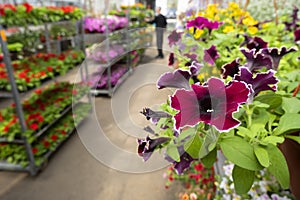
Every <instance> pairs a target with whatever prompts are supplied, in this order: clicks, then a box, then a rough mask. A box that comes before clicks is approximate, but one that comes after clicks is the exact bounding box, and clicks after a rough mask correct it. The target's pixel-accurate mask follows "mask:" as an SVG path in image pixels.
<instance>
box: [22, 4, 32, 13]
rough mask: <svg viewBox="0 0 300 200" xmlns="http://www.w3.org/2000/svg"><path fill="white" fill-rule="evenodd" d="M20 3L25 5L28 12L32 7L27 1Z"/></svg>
mask: <svg viewBox="0 0 300 200" xmlns="http://www.w3.org/2000/svg"><path fill="white" fill-rule="evenodd" d="M22 5H23V6H25V7H26V12H27V13H29V12H30V11H31V10H32V9H33V7H32V6H31V5H30V4H29V3H23V4H22Z"/></svg>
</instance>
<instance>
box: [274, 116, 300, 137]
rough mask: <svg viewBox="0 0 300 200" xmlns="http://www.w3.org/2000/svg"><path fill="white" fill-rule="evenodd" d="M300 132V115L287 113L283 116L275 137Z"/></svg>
mask: <svg viewBox="0 0 300 200" xmlns="http://www.w3.org/2000/svg"><path fill="white" fill-rule="evenodd" d="M299 130H300V114H296V113H286V114H284V115H283V116H281V118H280V121H279V124H278V127H277V128H276V129H275V132H274V133H275V135H281V134H283V133H292V132H296V131H299Z"/></svg>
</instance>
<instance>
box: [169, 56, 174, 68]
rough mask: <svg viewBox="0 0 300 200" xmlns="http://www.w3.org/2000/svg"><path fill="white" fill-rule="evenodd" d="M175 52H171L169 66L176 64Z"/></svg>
mask: <svg viewBox="0 0 300 200" xmlns="http://www.w3.org/2000/svg"><path fill="white" fill-rule="evenodd" d="M174 60H175V59H174V53H170V56H169V66H172V65H173V64H174Z"/></svg>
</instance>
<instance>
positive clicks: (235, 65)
mask: <svg viewBox="0 0 300 200" xmlns="http://www.w3.org/2000/svg"><path fill="white" fill-rule="evenodd" d="M240 66H241V65H240V58H237V59H235V60H234V61H232V62H231V63H227V64H225V65H223V66H222V68H221V71H222V77H223V78H224V79H226V78H227V77H228V76H231V77H234V75H235V74H238V73H239V71H240V68H239V67H240Z"/></svg>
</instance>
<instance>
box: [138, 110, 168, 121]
mask: <svg viewBox="0 0 300 200" xmlns="http://www.w3.org/2000/svg"><path fill="white" fill-rule="evenodd" d="M140 113H141V114H143V115H145V117H146V119H147V120H150V119H151V120H152V121H153V122H154V123H157V122H158V121H159V120H160V119H161V118H171V117H172V116H171V115H170V114H168V113H166V112H163V111H153V110H151V109H150V108H144V109H143V111H142V112H140Z"/></svg>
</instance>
